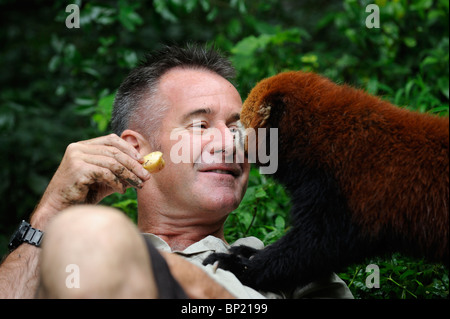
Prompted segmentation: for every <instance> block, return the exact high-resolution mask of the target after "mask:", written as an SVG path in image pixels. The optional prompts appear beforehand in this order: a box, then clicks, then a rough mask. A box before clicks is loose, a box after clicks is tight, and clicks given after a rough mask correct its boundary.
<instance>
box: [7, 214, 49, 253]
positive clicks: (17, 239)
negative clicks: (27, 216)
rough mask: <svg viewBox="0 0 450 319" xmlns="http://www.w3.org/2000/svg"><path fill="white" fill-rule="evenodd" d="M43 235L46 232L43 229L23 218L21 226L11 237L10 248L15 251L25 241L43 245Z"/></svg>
mask: <svg viewBox="0 0 450 319" xmlns="http://www.w3.org/2000/svg"><path fill="white" fill-rule="evenodd" d="M43 236H44V233H43V232H42V231H40V230H39V229H36V228H33V227H31V225H30V224H29V223H27V222H26V221H24V220H22V222H21V223H20V225H19V227H18V228H17V229H16V231H15V232H14V233H13V235H12V236H11V239H10V240H9V245H8V248H9V250H10V251H13V250H14V249H16V248H17V247H19V246H20V245H21V244H22V243H23V242H25V243H29V244H31V245H34V246H37V247H39V246H40V245H41V242H42V237H43Z"/></svg>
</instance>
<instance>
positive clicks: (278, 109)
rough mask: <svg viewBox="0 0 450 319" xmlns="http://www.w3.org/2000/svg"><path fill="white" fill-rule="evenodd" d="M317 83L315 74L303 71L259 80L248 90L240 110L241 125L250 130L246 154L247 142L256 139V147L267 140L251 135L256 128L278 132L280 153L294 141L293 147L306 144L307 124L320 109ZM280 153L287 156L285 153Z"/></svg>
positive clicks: (308, 124)
mask: <svg viewBox="0 0 450 319" xmlns="http://www.w3.org/2000/svg"><path fill="white" fill-rule="evenodd" d="M320 82H321V78H320V77H319V76H318V75H315V74H312V73H304V72H285V73H280V74H278V75H275V76H272V77H270V78H267V79H264V80H262V81H260V82H259V83H258V84H257V85H256V86H255V87H254V88H253V89H252V90H251V92H250V94H249V95H248V97H247V99H246V100H245V102H244V104H243V107H242V110H241V122H242V124H243V125H244V127H245V128H246V129H247V133H249V131H250V134H248V135H247V140H246V151H247V150H248V144H249V143H250V142H255V140H256V145H260V143H265V142H264V141H263V140H262V139H264V140H266V141H267V134H264V135H262V136H255V131H257V130H258V128H266V129H270V128H276V129H278V140H279V146H280V150H282V149H283V148H285V150H287V149H289V148H290V144H291V143H292V142H293V141H294V140H295V141H296V143H297V145H305V144H308V142H307V141H306V139H308V136H309V131H310V130H311V125H310V123H309V122H310V120H311V119H313V118H315V116H316V114H317V111H318V107H320V103H316V102H315V101H316V99H317V98H318V97H319V98H320V95H321V93H320V92H319V91H318V90H317V89H318V87H317V85H318V84H320ZM313 122H315V121H313ZM268 131H269V130H266V133H268ZM256 135H258V134H256ZM259 135H260V134H259ZM251 139H255V140H251ZM282 153H286V154H284V155H287V152H283V151H282Z"/></svg>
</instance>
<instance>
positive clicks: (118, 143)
mask: <svg viewBox="0 0 450 319" xmlns="http://www.w3.org/2000/svg"><path fill="white" fill-rule="evenodd" d="M79 143H81V144H86V145H106V146H112V147H115V148H117V149H119V150H121V151H122V152H123V153H125V154H128V155H129V156H131V157H132V158H134V159H136V160H137V161H138V162H140V163H143V162H144V158H143V156H142V155H141V154H140V153H139V152H138V151H137V150H136V149H135V148H134V147H133V146H132V145H131V144H130V143H128V142H127V141H125V140H123V139H122V138H120V137H119V136H117V135H116V134H109V135H106V136H100V137H97V138H93V139H90V140H87V141H82V142H79Z"/></svg>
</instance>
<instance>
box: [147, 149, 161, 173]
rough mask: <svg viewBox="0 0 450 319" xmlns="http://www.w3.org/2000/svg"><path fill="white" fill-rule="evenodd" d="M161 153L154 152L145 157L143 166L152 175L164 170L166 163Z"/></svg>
mask: <svg viewBox="0 0 450 319" xmlns="http://www.w3.org/2000/svg"><path fill="white" fill-rule="evenodd" d="M162 155H163V154H162V153H161V152H152V153H150V154H147V155H145V156H144V164H142V166H143V167H144V168H145V169H146V170H147V171H149V172H150V173H156V172H159V171H160V170H162V169H163V168H164V165H165V164H166V162H164V159H163V157H162Z"/></svg>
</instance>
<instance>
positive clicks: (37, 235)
mask: <svg viewBox="0 0 450 319" xmlns="http://www.w3.org/2000/svg"><path fill="white" fill-rule="evenodd" d="M43 236H44V233H43V232H42V231H40V230H39V229H36V228H33V227H31V226H30V228H28V231H27V232H26V233H25V236H24V237H23V241H24V242H26V243H29V244H31V245H34V246H37V247H39V246H41V242H42V237H43Z"/></svg>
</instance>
